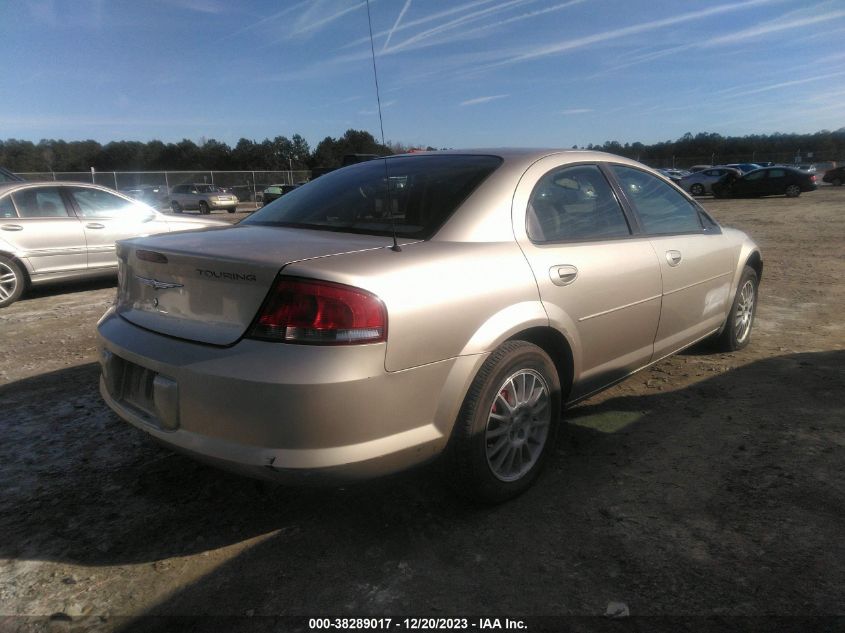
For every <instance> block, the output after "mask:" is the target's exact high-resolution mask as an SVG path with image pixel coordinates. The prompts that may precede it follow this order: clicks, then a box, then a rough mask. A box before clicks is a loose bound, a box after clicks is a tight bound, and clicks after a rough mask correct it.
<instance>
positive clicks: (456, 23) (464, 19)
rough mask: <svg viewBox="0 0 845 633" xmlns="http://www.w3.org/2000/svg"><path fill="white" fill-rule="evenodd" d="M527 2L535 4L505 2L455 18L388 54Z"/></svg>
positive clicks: (522, 1) (397, 46)
mask: <svg viewBox="0 0 845 633" xmlns="http://www.w3.org/2000/svg"><path fill="white" fill-rule="evenodd" d="M526 2H533V0H509V2H503V3H500V4H497V5H495V6H492V7H488V8H486V9H480V10H478V11H475V12H473V13H468V14H466V15H462V16H461V17H459V18H455V19H454V20H450V21H449V22H445V23H444V24H439V25H437V26H435V27H433V28H430V29H428V30H426V31H422V32H421V33H417V34H416V35H414V36H412V37H409V38H408V39H407V40H405V41H403V42H400V43H399V44H396V45H394V46H393V47H392V48H389V49H387V52H391V53H395V52H397V51H400V50H406V49H408V48H410V47H411V46H412V45H414V44H419V43H420V42H422V41H424V40H427V39H430V38H432V37H434V36H435V35H438V34H440V33H443V32H445V31H450V30H453V29H457V28H459V27H461V26H464V25H465V24H468V23H472V22H477V21H478V20H481V19H483V18H485V17H489V16H490V15H491V14H495V13H501V12H502V11H505V10H507V9H509V8H511V7H514V6H517V5H520V4H525V3H526ZM462 35H464V36H465V35H466V33H462Z"/></svg>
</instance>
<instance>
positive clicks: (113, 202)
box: [68, 188, 138, 218]
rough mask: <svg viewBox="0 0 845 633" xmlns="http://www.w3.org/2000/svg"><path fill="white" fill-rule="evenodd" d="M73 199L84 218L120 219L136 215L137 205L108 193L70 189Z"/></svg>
mask: <svg viewBox="0 0 845 633" xmlns="http://www.w3.org/2000/svg"><path fill="white" fill-rule="evenodd" d="M68 191H69V192H70V196H71V198H73V200H74V202H76V206H78V207H79V212H80V214H81V215H82V217H84V218H120V217H124V216H126V215H129V214H131V213H136V212H137V210H138V207H137V205H136V204H135V203H134V202H130V201H129V200H124V199H123V198H120V197H118V196H116V195H114V194H111V193H109V192H108V191H102V190H100V189H76V188H70V189H69V190H68Z"/></svg>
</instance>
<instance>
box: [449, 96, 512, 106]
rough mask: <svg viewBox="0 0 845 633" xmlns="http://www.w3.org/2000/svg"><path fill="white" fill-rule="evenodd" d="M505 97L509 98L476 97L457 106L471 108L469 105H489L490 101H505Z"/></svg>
mask: <svg viewBox="0 0 845 633" xmlns="http://www.w3.org/2000/svg"><path fill="white" fill-rule="evenodd" d="M506 97H510V95H490V96H489V97H477V98H475V99H469V100H467V101H461V103H459V104H458V105H460V106H471V105H478V104H479V103H489V102H490V101H498V100H499V99H505V98H506Z"/></svg>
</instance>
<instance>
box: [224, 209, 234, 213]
mask: <svg viewBox="0 0 845 633" xmlns="http://www.w3.org/2000/svg"><path fill="white" fill-rule="evenodd" d="M226 210H227V211H228V212H229V213H234V212H235V209H226Z"/></svg>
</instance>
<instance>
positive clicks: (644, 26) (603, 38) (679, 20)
mask: <svg viewBox="0 0 845 633" xmlns="http://www.w3.org/2000/svg"><path fill="white" fill-rule="evenodd" d="M777 1H778V0H748V1H747V2H734V3H731V4H723V5H718V6H715V7H710V8H708V9H702V10H700V11H692V12H689V13H682V14H680V15H675V16H672V17H668V18H662V19H660V20H652V21H651V22H643V23H640V24H635V25H633V26H626V27H623V28H619V29H612V30H609V31H602V32H600V33H594V34H593V35H587V36H585V37H579V38H574V39H570V40H563V41H560V42H556V43H553V44H545V45H542V46H535V47H533V48H530V49H527V50H525V51H523V52H522V53H520V54H518V55H514V56H513V57H509V58H507V59H503V60H502V61H500V62H497V63H494V64H491V65H489V66H488V67H487V68H486V69H490V68H495V67H500V66H505V65H511V64H517V63H520V62H525V61H530V60H534V59H540V58H543V57H549V56H551V55H559V54H561V53H566V52H569V51H573V50H577V49H581V48H586V47H589V46H593V45H595V44H601V43H603V42H608V41H611V40H616V39H620V38H623V37H628V36H630V35H639V34H642V33H647V32H649V31H655V30H658V29H662V28H665V27H668V26H676V25H678V24H683V23H686V22H694V21H698V20H701V19H703V18H707V17H710V16H715V15H720V14H723V13H729V12H733V11H740V10H743V9H749V8H752V7H754V6H758V5H761V4H771V3H772V2H777ZM486 69H485V70H486Z"/></svg>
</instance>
